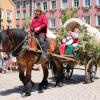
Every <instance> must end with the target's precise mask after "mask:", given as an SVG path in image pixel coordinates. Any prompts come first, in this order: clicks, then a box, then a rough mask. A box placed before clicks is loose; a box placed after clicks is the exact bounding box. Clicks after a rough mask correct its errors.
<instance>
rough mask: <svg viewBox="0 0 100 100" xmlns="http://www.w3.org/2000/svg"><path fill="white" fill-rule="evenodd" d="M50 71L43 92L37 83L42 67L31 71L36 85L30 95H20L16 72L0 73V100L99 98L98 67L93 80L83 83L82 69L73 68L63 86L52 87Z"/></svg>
mask: <svg viewBox="0 0 100 100" xmlns="http://www.w3.org/2000/svg"><path fill="white" fill-rule="evenodd" d="M51 77H52V74H51V71H49V79H48V81H49V83H50V84H49V87H48V89H46V90H44V92H43V93H38V84H39V83H40V82H41V80H42V69H41V68H40V71H33V73H32V80H34V82H35V84H36V86H35V87H34V88H33V90H32V95H31V96H29V97H22V96H21V94H20V91H21V88H22V83H21V82H20V80H19V78H18V72H9V73H6V74H0V100H100V68H98V70H97V77H96V79H95V82H93V83H89V84H84V82H83V79H84V71H81V70H76V69H74V73H73V76H72V78H71V80H68V81H64V86H63V87H61V88H59V87H54V85H55V82H54V81H53V80H52V78H51Z"/></svg>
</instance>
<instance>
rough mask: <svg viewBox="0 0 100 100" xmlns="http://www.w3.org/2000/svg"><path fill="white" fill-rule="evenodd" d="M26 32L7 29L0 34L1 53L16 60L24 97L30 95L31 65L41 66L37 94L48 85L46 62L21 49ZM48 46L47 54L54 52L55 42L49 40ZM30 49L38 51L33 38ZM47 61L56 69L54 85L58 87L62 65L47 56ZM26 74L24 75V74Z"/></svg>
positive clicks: (37, 55) (36, 55)
mask: <svg viewBox="0 0 100 100" xmlns="http://www.w3.org/2000/svg"><path fill="white" fill-rule="evenodd" d="M27 34H28V33H27V32H24V31H23V30H16V29H7V30H4V31H2V32H1V33H0V43H1V44H2V46H3V49H2V50H1V51H3V52H6V54H8V55H13V56H15V57H16V59H17V64H18V66H19V78H20V80H21V81H22V83H23V84H24V88H23V90H22V93H25V95H26V96H29V95H31V88H32V85H34V83H33V82H32V81H31V72H32V67H33V65H34V64H35V63H36V62H37V63H40V64H41V65H42V69H43V74H44V76H43V80H42V82H41V83H40V84H39V92H42V90H43V88H44V87H45V88H46V87H47V85H48V81H47V78H48V61H47V60H45V59H43V58H41V53H37V52H34V51H31V50H27V49H25V48H23V44H24V43H25V42H26V39H27ZM48 41H49V44H50V49H48V50H47V51H48V52H50V53H51V52H52V53H53V52H55V51H56V40H54V39H51V38H49V39H48ZM31 47H32V48H33V49H34V50H39V45H38V43H37V40H36V39H35V38H33V39H32V44H31ZM48 57H49V58H48V59H50V58H51V59H52V60H50V62H51V61H52V62H53V65H55V67H56V71H57V74H58V76H57V80H56V85H59V84H61V83H62V82H63V73H62V63H61V62H60V61H59V59H57V58H55V57H52V56H50V55H48ZM25 72H26V73H25Z"/></svg>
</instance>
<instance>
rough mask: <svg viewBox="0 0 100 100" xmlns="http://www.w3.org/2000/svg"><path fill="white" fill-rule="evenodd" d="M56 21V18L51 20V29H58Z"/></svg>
mask: <svg viewBox="0 0 100 100" xmlns="http://www.w3.org/2000/svg"><path fill="white" fill-rule="evenodd" d="M55 22H56V20H55V18H51V19H50V28H55V27H56V23H55Z"/></svg>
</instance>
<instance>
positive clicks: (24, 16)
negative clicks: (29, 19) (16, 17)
mask: <svg viewBox="0 0 100 100" xmlns="http://www.w3.org/2000/svg"><path fill="white" fill-rule="evenodd" d="M22 18H23V19H24V18H26V10H23V13H22Z"/></svg>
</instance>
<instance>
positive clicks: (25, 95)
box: [21, 93, 31, 97]
mask: <svg viewBox="0 0 100 100" xmlns="http://www.w3.org/2000/svg"><path fill="white" fill-rule="evenodd" d="M30 95H31V93H21V96H22V97H27V96H30Z"/></svg>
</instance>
